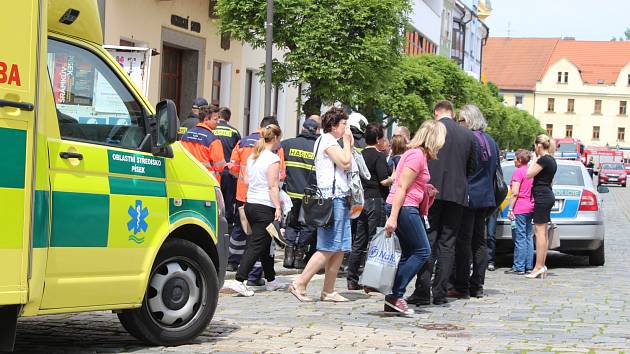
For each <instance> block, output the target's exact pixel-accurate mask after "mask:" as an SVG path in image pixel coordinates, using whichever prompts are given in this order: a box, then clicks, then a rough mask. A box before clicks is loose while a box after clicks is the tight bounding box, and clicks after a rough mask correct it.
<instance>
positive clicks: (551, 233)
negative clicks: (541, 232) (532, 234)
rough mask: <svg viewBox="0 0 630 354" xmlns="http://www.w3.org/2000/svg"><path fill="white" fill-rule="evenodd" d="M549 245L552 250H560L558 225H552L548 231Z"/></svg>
mask: <svg viewBox="0 0 630 354" xmlns="http://www.w3.org/2000/svg"><path fill="white" fill-rule="evenodd" d="M547 245H548V247H547V248H549V249H550V250H555V249H558V248H560V231H559V229H558V225H556V224H554V223H550V224H549V229H548V230H547Z"/></svg>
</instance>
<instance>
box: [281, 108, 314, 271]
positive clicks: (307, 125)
mask: <svg viewBox="0 0 630 354" xmlns="http://www.w3.org/2000/svg"><path fill="white" fill-rule="evenodd" d="M318 119H319V117H318V116H311V117H309V119H306V120H305V121H304V124H303V125H302V128H303V129H302V132H301V134H300V135H298V136H297V137H295V138H292V139H287V140H284V141H282V143H281V146H282V149H283V150H284V161H285V164H286V172H287V177H286V180H285V187H286V191H287V194H288V195H289V197H291V202H292V203H293V208H292V209H291V213H290V214H289V219H288V220H287V227H286V229H285V238H286V240H287V246H286V247H285V249H284V267H285V268H298V269H303V268H304V267H305V266H306V263H307V262H308V259H309V258H310V256H311V255H312V254H313V253H315V246H316V241H317V235H316V233H317V229H316V228H314V227H311V226H308V225H304V224H302V223H300V222H299V221H298V216H299V214H300V208H301V206H302V197H303V196H304V189H305V188H306V187H307V186H310V185H312V184H316V183H317V182H316V180H315V173H314V172H313V169H314V168H315V166H314V162H313V157H314V154H313V149H314V146H315V140H317V137H318V136H319V129H320V123H319V122H318V121H317V120H318Z"/></svg>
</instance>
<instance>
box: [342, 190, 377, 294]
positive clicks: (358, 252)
mask: <svg viewBox="0 0 630 354" xmlns="http://www.w3.org/2000/svg"><path fill="white" fill-rule="evenodd" d="M382 216H383V198H369V199H366V200H365V202H364V203H363V212H361V215H359V217H358V218H357V219H356V220H357V230H356V232H355V233H353V234H352V235H353V237H352V251H351V252H350V255H349V256H348V280H349V281H355V282H358V281H359V275H360V274H359V268H360V267H361V263H362V262H364V261H365V257H364V255H365V254H366V253H367V247H368V244H369V243H370V240H372V237H373V236H374V235H375V234H376V228H377V227H379V226H382V225H381V221H382V219H383V218H382Z"/></svg>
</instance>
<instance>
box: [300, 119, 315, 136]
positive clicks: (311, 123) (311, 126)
mask: <svg viewBox="0 0 630 354" xmlns="http://www.w3.org/2000/svg"><path fill="white" fill-rule="evenodd" d="M302 127H303V128H304V129H307V130H309V131H311V132H313V133H314V132H315V131H317V129H319V123H317V121H315V120H313V119H306V120H304V123H302Z"/></svg>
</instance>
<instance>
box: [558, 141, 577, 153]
mask: <svg viewBox="0 0 630 354" xmlns="http://www.w3.org/2000/svg"><path fill="white" fill-rule="evenodd" d="M558 152H577V147H576V146H575V143H560V144H559V146H558Z"/></svg>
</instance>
